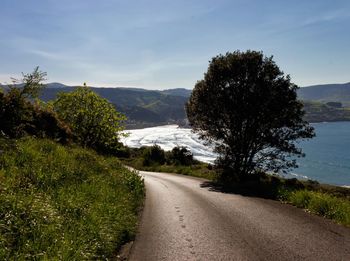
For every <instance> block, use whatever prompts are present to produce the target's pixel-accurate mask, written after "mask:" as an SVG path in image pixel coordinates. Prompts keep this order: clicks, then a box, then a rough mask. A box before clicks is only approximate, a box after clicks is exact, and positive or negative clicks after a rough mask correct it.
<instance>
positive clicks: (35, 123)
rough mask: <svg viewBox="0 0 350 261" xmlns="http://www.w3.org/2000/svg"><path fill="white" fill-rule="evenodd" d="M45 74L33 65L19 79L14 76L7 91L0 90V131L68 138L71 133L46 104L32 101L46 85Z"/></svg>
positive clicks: (12, 134)
mask: <svg viewBox="0 0 350 261" xmlns="http://www.w3.org/2000/svg"><path fill="white" fill-rule="evenodd" d="M45 77H46V73H45V72H41V71H40V70H39V67H36V68H35V69H34V71H33V72H32V73H28V74H23V79H22V80H17V79H13V84H12V85H10V86H8V87H9V89H8V91H7V92H0V131H1V132H3V133H4V134H5V135H7V136H8V137H10V138H19V137H22V136H24V135H33V136H37V137H41V138H52V139H55V140H57V141H60V142H62V143H66V142H69V140H70V135H71V133H70V130H69V128H68V127H67V126H66V125H65V124H64V122H62V121H60V120H59V119H58V118H57V115H56V114H55V113H54V112H53V111H52V110H50V109H49V108H45V107H43V106H41V104H40V103H39V102H37V103H36V104H34V103H33V99H36V98H38V96H39V94H40V91H41V90H42V89H43V88H44V87H45V85H44V84H43V83H42V82H43V81H44V80H45Z"/></svg>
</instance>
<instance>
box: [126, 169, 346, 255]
mask: <svg viewBox="0 0 350 261" xmlns="http://www.w3.org/2000/svg"><path fill="white" fill-rule="evenodd" d="M140 174H141V175H142V176H143V177H144V179H145V184H146V191H147V192H146V202H145V207H144V211H143V214H142V219H141V224H140V227H139V234H138V236H137V237H136V240H135V242H134V245H133V246H132V249H131V254H130V260H327V261H328V260H350V229H349V228H345V227H342V226H340V225H337V224H334V223H333V222H331V221H329V220H326V219H324V218H321V217H317V216H314V215H311V214H308V213H306V212H305V211H303V210H300V209H297V208H295V207H293V206H290V205H287V204H282V203H280V202H277V201H273V200H267V199H262V198H255V197H246V196H242V195H237V194H227V193H222V192H216V191H213V190H212V189H210V187H204V186H203V184H204V180H202V179H196V178H190V177H185V176H180V175H173V174H164V173H153V172H143V171H140Z"/></svg>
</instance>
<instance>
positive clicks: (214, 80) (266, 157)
mask: <svg viewBox="0 0 350 261" xmlns="http://www.w3.org/2000/svg"><path fill="white" fill-rule="evenodd" d="M297 88H298V87H297V86H296V85H295V84H293V83H291V82H290V77H289V75H287V76H284V74H283V72H282V71H280V69H279V68H278V66H277V65H276V63H275V62H274V61H273V59H272V57H264V56H263V53H262V52H255V51H247V52H240V51H236V52H233V53H227V54H226V55H218V56H216V57H214V58H213V59H212V61H211V62H210V64H209V68H208V71H207V73H205V75H204V79H203V80H200V81H198V82H197V83H196V85H195V87H194V90H193V92H192V94H191V97H190V99H189V101H188V103H187V104H186V112H187V116H188V119H189V122H190V124H191V126H192V127H193V130H194V131H195V132H197V133H199V134H200V137H201V138H202V139H205V140H207V141H208V142H211V143H214V145H215V150H216V152H218V153H219V158H218V159H217V164H218V165H219V166H222V167H224V168H225V169H226V170H227V169H228V170H229V171H226V172H224V173H226V175H231V174H234V175H237V174H239V175H245V174H249V173H253V172H256V171H280V170H286V169H288V168H291V167H296V162H295V160H290V159H289V158H288V156H292V155H297V156H303V153H302V151H301V149H299V148H297V146H296V144H295V141H297V140H298V139H305V138H312V137H313V136H314V132H313V128H312V127H310V126H309V125H308V123H307V122H306V121H304V120H303V118H302V117H303V115H304V111H303V106H302V103H301V102H299V101H298V100H297V94H296V90H297Z"/></svg>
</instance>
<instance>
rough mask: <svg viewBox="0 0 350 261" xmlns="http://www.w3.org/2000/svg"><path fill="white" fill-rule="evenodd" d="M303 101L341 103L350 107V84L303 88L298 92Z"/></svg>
mask: <svg viewBox="0 0 350 261" xmlns="http://www.w3.org/2000/svg"><path fill="white" fill-rule="evenodd" d="M298 95H299V97H300V98H301V99H302V100H308V101H311V100H312V101H318V102H323V103H326V102H341V103H342V104H343V105H344V106H347V107H349V106H350V82H349V83H344V84H323V85H313V86H308V87H303V88H300V89H299V90H298Z"/></svg>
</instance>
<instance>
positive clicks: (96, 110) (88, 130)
mask: <svg viewBox="0 0 350 261" xmlns="http://www.w3.org/2000/svg"><path fill="white" fill-rule="evenodd" d="M53 108H54V110H55V111H56V112H57V113H58V115H59V117H60V118H62V119H63V120H64V121H65V122H66V123H68V124H69V126H70V127H71V129H72V131H73V135H74V137H75V139H76V141H77V142H78V143H80V144H81V145H83V146H87V147H91V148H93V149H96V150H98V151H102V152H113V151H114V150H116V149H117V148H118V147H119V146H120V143H119V138H120V136H121V135H123V134H122V133H121V131H122V130H123V129H124V128H123V126H122V124H121V122H122V121H123V120H125V119H126V117H125V116H124V115H123V114H121V113H119V112H118V111H117V110H116V109H115V107H114V105H113V104H111V103H110V102H109V101H107V100H106V99H104V98H102V97H100V96H99V95H98V94H96V93H95V92H93V91H92V90H91V89H90V88H88V87H79V88H77V89H76V90H74V91H73V92H69V93H63V92H62V93H60V94H59V95H58V97H57V99H56V100H55V101H54V103H53Z"/></svg>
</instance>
